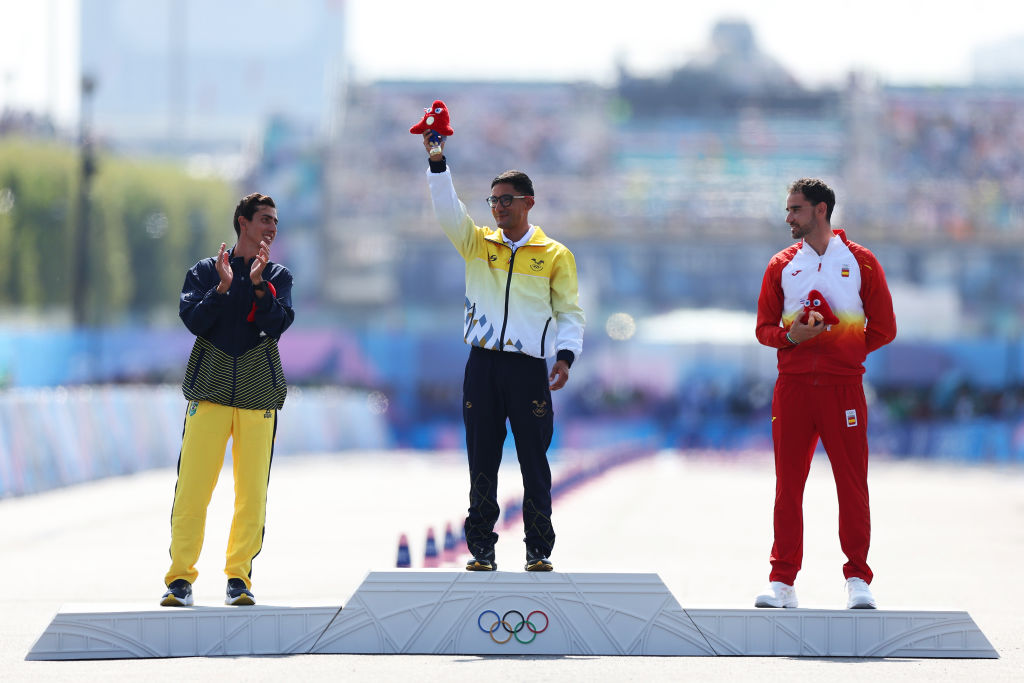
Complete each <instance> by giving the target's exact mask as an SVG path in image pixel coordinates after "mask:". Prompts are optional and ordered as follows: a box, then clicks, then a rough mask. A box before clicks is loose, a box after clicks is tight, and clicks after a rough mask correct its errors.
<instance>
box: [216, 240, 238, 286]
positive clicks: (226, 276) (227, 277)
mask: <svg viewBox="0 0 1024 683" xmlns="http://www.w3.org/2000/svg"><path fill="white" fill-rule="evenodd" d="M217 275H220V284H219V285H217V293H218V294H227V293H228V289H230V287H231V280H232V279H233V278H234V277H235V274H234V273H233V272H232V271H231V262H230V261H229V260H228V245H226V244H224V243H223V242H221V243H220V251H219V252H218V253H217Z"/></svg>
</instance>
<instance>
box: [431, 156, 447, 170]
mask: <svg viewBox="0 0 1024 683" xmlns="http://www.w3.org/2000/svg"><path fill="white" fill-rule="evenodd" d="M427 161H429V162H430V172H431V173H444V172H445V171H446V170H448V160H447V158H446V157H441V158H440V159H439V160H437V161H434V160H433V159H431V158H429V157H428V158H427Z"/></svg>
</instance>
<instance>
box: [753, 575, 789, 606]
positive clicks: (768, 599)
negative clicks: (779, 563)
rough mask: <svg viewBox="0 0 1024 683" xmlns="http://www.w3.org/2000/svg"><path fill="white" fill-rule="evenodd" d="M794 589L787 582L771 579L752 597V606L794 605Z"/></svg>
mask: <svg viewBox="0 0 1024 683" xmlns="http://www.w3.org/2000/svg"><path fill="white" fill-rule="evenodd" d="M796 606H797V600H796V589H795V588H793V587H792V586H790V585H789V584H788V583H782V582H781V581H772V582H771V583H769V584H768V587H767V588H765V589H764V590H763V591H761V594H760V595H758V596H757V597H756V598H754V607H796Z"/></svg>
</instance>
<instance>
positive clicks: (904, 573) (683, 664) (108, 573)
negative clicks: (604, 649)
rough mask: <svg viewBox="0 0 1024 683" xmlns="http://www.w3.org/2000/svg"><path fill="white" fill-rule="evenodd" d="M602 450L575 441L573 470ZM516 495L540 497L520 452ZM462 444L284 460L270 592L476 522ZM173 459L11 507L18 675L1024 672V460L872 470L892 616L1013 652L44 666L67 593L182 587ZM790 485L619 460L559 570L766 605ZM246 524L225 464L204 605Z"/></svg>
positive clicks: (288, 591)
mask: <svg viewBox="0 0 1024 683" xmlns="http://www.w3.org/2000/svg"><path fill="white" fill-rule="evenodd" d="M587 457H589V456H588V454H586V453H567V454H564V456H563V461H562V462H561V463H560V464H559V465H557V466H556V476H557V474H558V472H559V471H562V470H564V469H565V468H566V467H568V464H569V463H570V462H571V461H572V460H573V459H574V458H587ZM506 460H507V462H506V464H505V465H503V467H502V473H501V481H500V489H499V490H500V492H501V497H502V499H503V500H504V499H505V498H508V497H514V496H516V495H517V494H518V495H521V483H520V481H519V476H518V471H517V469H516V465H515V456H514V454H509V455H508V456H507V457H506ZM467 478H468V477H467V474H466V469H465V465H464V463H463V456H461V455H460V454H459V453H436V454H422V453H410V452H372V453H371V452H353V453H341V454H329V455H310V456H305V457H292V458H281V459H279V460H278V461H276V462H275V463H274V469H273V472H272V475H271V483H270V492H269V503H268V511H267V529H266V537H265V541H264V546H263V551H262V553H261V554H260V556H259V557H258V558H257V559H256V561H255V564H254V574H253V580H254V584H253V590H254V592H255V594H256V597H257V600H258V601H259V602H261V603H263V604H307V605H340V604H344V603H345V601H346V600H347V599H348V597H349V596H350V595H351V594H352V592H354V591H355V589H356V587H357V586H358V584H359V583H360V581H361V580H362V578H363V577H364V576H365V574H366V572H367V571H369V570H371V569H389V568H393V567H394V561H395V554H396V549H397V541H398V537H399V535H400V534H402V533H406V534H408V535H409V540H410V543H411V545H412V548H411V550H412V554H413V559H414V565H416V564H419V563H421V562H422V554H423V545H424V538H425V535H426V531H427V528H428V527H433V528H434V529H435V532H436V533H438V535H439V536H438V540H439V541H440V540H441V538H440V534H441V532H442V531H443V528H444V525H445V523H446V522H453V523H457V522H458V521H459V520H461V519H462V517H463V516H464V514H465V506H466V502H467V491H466V483H467V482H466V480H467ZM174 483H175V474H174V471H173V470H158V471H152V472H146V473H142V474H138V475H134V476H130V477H122V478H117V479H110V480H105V481H100V482H95V483H90V484H85V485H80V486H75V487H71V488H67V489H62V490H57V491H53V492H49V493H45V494H40V495H36V496H31V497H26V498H18V499H7V500H2V501H0V558H2V563H0V566H2V571H0V578H2V580H3V581H2V587H3V590H2V593H0V680H2V681H50V680H52V681H87V682H88V681H111V680H118V681H136V680H145V681H147V683H156V682H158V681H175V682H179V681H184V680H221V679H223V680H246V681H279V680H284V679H291V680H294V681H300V680H301V681H319V680H324V681H327V680H331V681H334V680H341V679H348V680H373V681H392V680H393V681H410V680H417V681H432V680H438V681H443V680H488V681H503V680H516V681H526V680H529V681H531V683H539V682H541V681H568V680H583V679H586V680H596V681H604V680H608V681H612V680H614V681H629V680H637V681H639V680H643V681H662V680H701V681H706V680H729V681H734V680H757V681H759V682H762V683H767V682H770V681H786V682H787V683H790V682H792V681H803V680H807V681H811V680H814V681H820V680H828V681H854V680H857V681H863V680H867V679H869V678H873V679H876V680H884V681H960V680H963V681H1018V682H1019V681H1024V571H1022V569H1021V568H1022V566H1024V470H1022V469H1021V468H1009V467H997V466H979V467H966V466H960V465H953V464H942V463H924V462H920V461H910V462H907V461H885V460H876V461H874V462H873V463H872V466H871V473H870V484H871V496H872V508H873V530H874V534H873V544H872V549H871V555H870V561H871V564H872V567H873V569H874V571H875V575H876V577H875V581H874V584H873V586H872V588H873V589H874V592H875V596H876V598H877V599H878V601H879V603H880V606H881V607H882V608H892V609H897V608H900V609H904V608H905V609H922V610H928V609H955V610H965V611H968V612H969V613H970V614H971V616H972V617H973V618H974V621H975V622H976V623H977V624H978V626H979V627H980V628H981V630H982V631H983V632H984V633H985V635H986V636H987V637H988V639H989V641H990V642H991V643H992V645H993V646H994V647H995V648H996V649H997V650H998V651H999V653H1000V655H1001V658H1000V659H999V660H929V659H889V660H858V659H843V658H816V659H815V658H746V657H740V658H725V657H718V658H671V657H582V656H573V657H523V658H519V657H504V658H485V657H476V656H352V655H303V656H290V657H242V658H236V657H220V658H185V659H151V660H118V661H80V662H28V661H24V657H25V654H26V653H27V652H28V650H29V649H30V648H31V646H32V644H33V643H34V642H35V640H36V638H38V636H39V635H40V634H41V633H42V632H43V630H44V629H45V627H46V626H47V624H48V623H49V622H50V620H51V619H52V618H53V616H54V614H55V613H56V612H57V610H58V609H59V608H60V606H61V605H62V604H66V603H76V602H78V603H81V602H87V603H95V602H108V601H109V602H111V603H115V602H116V603H124V602H151V603H152V605H153V606H154V607H156V605H157V603H158V599H159V596H160V594H161V592H162V591H163V583H162V578H163V574H164V572H165V571H166V568H167V563H168V556H167V546H168V541H169V513H170V504H171V497H172V493H173V489H174ZM773 496H774V475H773V471H772V464H771V460H770V457H766V456H764V455H761V456H756V455H748V456H741V455H735V456H712V455H705V454H679V453H672V452H665V453H662V454H659V455H657V456H655V457H653V458H650V459H647V460H642V461H639V462H636V463H633V464H631V465H627V466H623V467H620V468H616V469H613V470H611V471H609V472H607V473H605V474H604V475H603V476H601V477H598V478H596V479H594V480H593V481H590V482H588V483H587V484H586V485H584V486H582V487H580V488H578V489H575V490H574V491H572V492H571V493H569V494H567V495H565V496H563V497H561V498H560V499H559V500H558V501H557V502H556V505H555V514H554V522H555V526H556V530H557V532H558V542H557V544H556V548H555V552H554V554H553V555H552V559H553V561H554V562H555V567H556V570H564V571H644V572H649V571H653V572H657V573H658V574H659V575H660V576H661V578H662V579H663V580H664V582H665V584H666V585H667V586H668V588H669V589H670V590H671V591H672V592H673V594H674V595H675V596H676V598H677V599H678V600H679V602H680V604H681V605H682V606H683V607H684V608H686V607H720V608H747V607H750V606H752V600H753V596H754V595H755V594H756V593H757V592H758V591H759V589H760V588H762V586H763V585H764V583H765V582H766V581H767V574H768V551H769V548H770V545H771V531H772V522H771V507H772V500H773ZM804 510H805V524H806V530H805V561H804V568H803V571H802V572H801V574H800V578H799V580H798V582H797V591H798V594H799V597H800V601H801V606H802V607H815V608H827V609H838V608H842V607H843V606H844V605H845V603H844V599H845V596H844V592H843V576H842V564H843V561H844V558H843V555H842V553H841V551H840V548H839V541H838V538H837V536H836V528H837V522H836V519H837V514H838V512H837V506H836V501H835V485H834V483H833V482H832V479H831V471H830V469H829V466H828V462H827V460H826V459H825V458H824V457H819V458H816V459H815V463H814V466H813V467H812V472H811V477H810V480H809V482H808V486H807V492H806V497H805V501H804ZM230 515H231V477H230V470H227V469H226V470H225V471H224V473H223V475H222V477H221V481H220V483H219V484H218V488H217V491H216V492H215V494H214V500H213V503H212V504H211V507H210V514H209V518H208V520H207V536H206V545H205V547H204V550H203V556H202V558H201V560H200V563H199V565H198V568H199V571H200V578H199V580H198V581H197V582H196V585H195V591H196V600H197V603H199V604H211V605H212V604H220V603H221V601H222V599H223V589H224V575H223V573H222V566H223V557H224V548H225V545H226V537H227V530H228V526H229V521H230ZM521 535H522V529H521V524H519V525H517V527H512V528H511V529H510V530H509V531H506V532H505V533H504V534H503V535H502V537H501V540H500V541H499V544H498V548H497V552H498V563H499V568H500V569H502V570H512V571H518V570H520V569H521V566H522V561H523V546H522V541H521Z"/></svg>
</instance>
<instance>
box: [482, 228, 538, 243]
mask: <svg viewBox="0 0 1024 683" xmlns="http://www.w3.org/2000/svg"><path fill="white" fill-rule="evenodd" d="M484 239H485V240H488V241H489V242H496V243H498V244H502V245H505V246H506V247H507V246H508V245H507V244H505V240H504V239H502V233H501V229H500V228H495V229H493V230H490V231H489V232H487V234H485V235H484ZM550 243H551V240H550V239H548V236H547V235H545V234H544V231H543V230H541V229H540V226H539V225H535V226H533V235H531V236H530V241H529V242H527V243H526V244H524V245H522V246H524V247H543V246H547V245H548V244H550Z"/></svg>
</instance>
